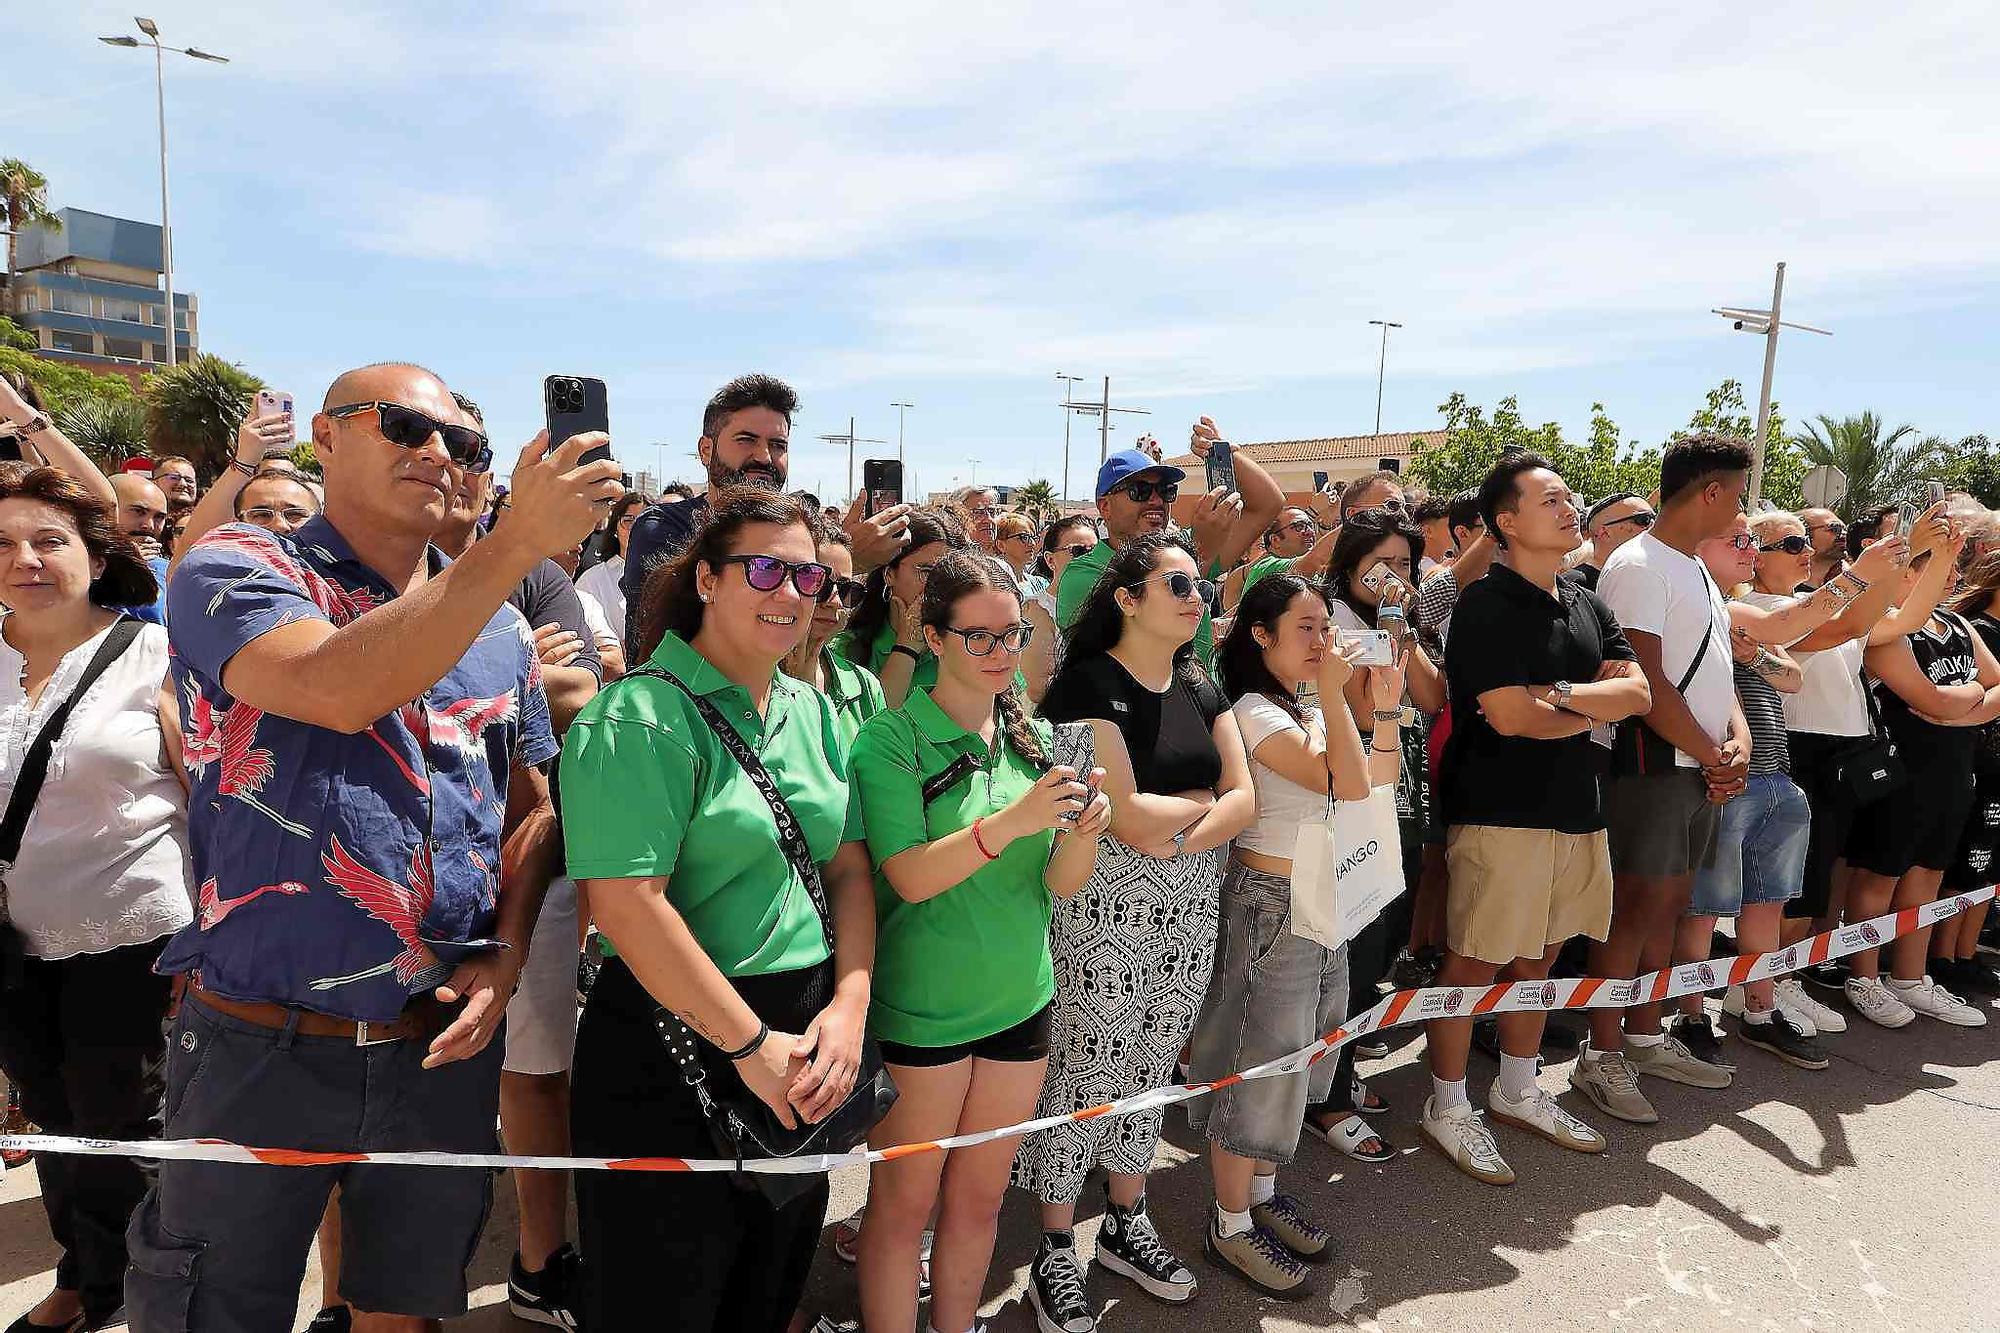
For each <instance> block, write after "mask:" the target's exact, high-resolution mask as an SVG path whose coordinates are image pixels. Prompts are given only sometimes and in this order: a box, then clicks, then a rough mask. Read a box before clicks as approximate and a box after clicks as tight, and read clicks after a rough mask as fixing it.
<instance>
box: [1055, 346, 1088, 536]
mask: <svg viewBox="0 0 2000 1333" xmlns="http://www.w3.org/2000/svg"><path fill="white" fill-rule="evenodd" d="M1056 379H1057V380H1058V381H1059V382H1061V384H1062V386H1063V388H1062V396H1063V403H1064V404H1065V406H1064V407H1063V483H1062V502H1063V508H1064V509H1065V510H1067V509H1068V508H1069V423H1070V418H1071V417H1072V416H1073V415H1074V413H1073V412H1072V410H1071V409H1070V408H1069V407H1068V406H1067V404H1068V403H1069V398H1070V395H1071V394H1072V393H1074V392H1075V390H1074V389H1073V388H1072V387H1071V386H1072V385H1076V384H1081V383H1083V376H1081V375H1065V374H1063V373H1062V372H1061V371H1060V370H1058V371H1057V372H1056Z"/></svg>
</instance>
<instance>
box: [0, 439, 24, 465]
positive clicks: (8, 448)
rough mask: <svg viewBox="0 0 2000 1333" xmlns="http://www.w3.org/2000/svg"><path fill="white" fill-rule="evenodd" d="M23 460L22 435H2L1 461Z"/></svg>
mask: <svg viewBox="0 0 2000 1333" xmlns="http://www.w3.org/2000/svg"><path fill="white" fill-rule="evenodd" d="M20 461H21V437H20V436H18V435H15V434H13V433H11V432H10V433H8V434H6V435H0V463H18V462H20Z"/></svg>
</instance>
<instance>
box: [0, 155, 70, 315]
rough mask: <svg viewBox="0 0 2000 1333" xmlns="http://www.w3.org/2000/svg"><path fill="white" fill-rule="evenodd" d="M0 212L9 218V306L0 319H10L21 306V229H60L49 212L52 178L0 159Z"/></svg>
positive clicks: (11, 159) (15, 160)
mask: <svg viewBox="0 0 2000 1333" xmlns="http://www.w3.org/2000/svg"><path fill="white" fill-rule="evenodd" d="M0 211H4V212H5V213H6V216H7V303H6V306H5V307H4V308H0V315H11V314H12V313H13V312H14V308H15V306H16V305H17V304H18V302H17V301H16V299H15V296H14V291H15V288H14V257H15V254H16V252H17V248H18V246H19V244H20V238H21V228H23V227H32V226H36V225H38V224H45V225H47V226H51V227H60V226H61V225H62V219H61V218H59V217H57V216H56V215H55V213H54V212H53V211H51V210H50V208H49V178H48V177H47V176H44V175H43V174H42V173H41V172H39V171H36V170H35V169H34V168H33V167H31V166H29V165H28V164H27V163H26V162H23V161H21V159H20V158H18V157H7V158H0Z"/></svg>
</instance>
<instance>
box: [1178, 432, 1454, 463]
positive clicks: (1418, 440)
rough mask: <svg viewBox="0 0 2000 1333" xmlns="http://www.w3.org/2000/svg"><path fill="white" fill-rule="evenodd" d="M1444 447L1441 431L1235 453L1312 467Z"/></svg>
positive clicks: (1273, 445) (1271, 444)
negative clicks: (1314, 464) (1313, 464)
mask: <svg viewBox="0 0 2000 1333" xmlns="http://www.w3.org/2000/svg"><path fill="white" fill-rule="evenodd" d="M1443 443H1444V432H1443V431H1441V430H1404V431H1385V432H1383V433H1382V434H1380V435H1339V436H1335V437H1333V438H1331V439H1324V440H1269V441H1266V442H1265V443H1262V444H1239V445H1237V446H1236V448H1237V449H1239V450H1240V451H1242V452H1243V453H1246V454H1248V455H1249V456H1250V457H1251V458H1253V459H1255V460H1256V461H1258V462H1259V463H1314V462H1319V461H1321V460H1327V461H1332V460H1336V459H1350V458H1368V459H1374V458H1411V457H1414V456H1415V455H1416V452H1417V450H1418V449H1420V448H1429V447H1431V446H1434V445H1439V444H1443ZM1167 461H1168V462H1169V463H1172V464H1173V465H1174V466H1175V467H1182V468H1186V467H1193V466H1194V465H1195V462H1196V461H1197V460H1196V459H1195V456H1194V455H1193V454H1181V455H1180V456H1179V457H1177V458H1169V459H1168V460H1167Z"/></svg>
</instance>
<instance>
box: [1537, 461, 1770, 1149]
mask: <svg viewBox="0 0 2000 1333" xmlns="http://www.w3.org/2000/svg"><path fill="white" fill-rule="evenodd" d="M1749 469H1750V448H1749V446H1748V445H1746V444H1744V443H1743V442H1742V441H1741V440H1738V439H1733V438H1731V437H1728V436H1721V435H1693V436H1689V437H1687V438H1685V439H1682V440H1678V441H1676V442H1675V443H1674V444H1672V445H1671V446H1669V447H1668V449H1667V452H1666V456H1665V457H1664V458H1662V459H1661V460H1660V516H1659V519H1658V521H1657V522H1655V523H1654V524H1653V526H1652V528H1651V529H1650V530H1649V531H1647V532H1644V533H1641V534H1640V535H1639V536H1638V537H1636V538H1634V539H1632V540H1631V541H1628V542H1626V543H1624V544H1623V545H1622V546H1620V547H1619V548H1618V549H1617V550H1616V551H1614V552H1612V553H1611V558H1610V559H1609V560H1607V561H1605V564H1604V573H1603V575H1602V576H1601V577H1600V578H1599V580H1598V584H1597V593H1598V596H1599V597H1600V598H1602V599H1603V601H1604V603H1605V605H1606V606H1608V607H1610V608H1611V612H1612V614H1613V615H1615V616H1616V617H1617V618H1618V623H1619V625H1620V626H1621V627H1623V629H1624V631H1625V637H1626V639H1627V640H1628V641H1629V642H1630V643H1631V645H1632V650H1633V652H1635V653H1636V654H1637V655H1638V658H1639V665H1640V666H1641V668H1643V669H1644V671H1645V673H1646V682H1647V684H1648V685H1649V686H1651V688H1652V699H1653V702H1652V709H1651V711H1650V712H1648V713H1647V714H1646V717H1645V721H1644V723H1643V725H1641V726H1640V727H1637V728H1635V729H1634V730H1635V731H1636V739H1637V740H1638V742H1639V744H1637V745H1633V744H1631V741H1632V740H1633V739H1634V738H1633V737H1622V736H1621V737H1620V738H1619V742H1620V743H1619V744H1618V746H1617V747H1615V749H1614V758H1613V763H1612V778H1611V781H1610V782H1609V784H1608V785H1607V786H1606V789H1605V802H1604V804H1605V816H1606V820H1607V822H1608V824H1609V826H1610V841H1611V871H1612V886H1613V887H1612V911H1611V934H1610V937H1609V938H1608V939H1606V940H1604V941H1603V942H1601V943H1599V944H1596V945H1595V946H1593V947H1592V949H1591V951H1590V974H1591V975H1592V976H1596V977H1633V976H1638V975H1640V974H1641V973H1644V972H1650V971H1654V970H1656V969H1659V968H1663V967H1666V966H1668V965H1669V964H1670V963H1671V962H1672V960H1673V945H1674V926H1675V923H1676V921H1677V920H1678V919H1679V918H1680V916H1681V914H1682V913H1683V912H1685V911H1686V910H1687V905H1688V894H1689V891H1690V889H1691V887H1692V885H1693V881H1694V872H1695V871H1697V870H1703V869H1706V868H1707V867H1708V866H1709V865H1710V864H1711V863H1712V862H1713V861H1714V859H1715V836H1716V826H1717V823H1718V812H1719V810H1720V808H1721V807H1722V805H1724V804H1726V803H1727V802H1728V801H1729V800H1730V799H1731V798H1732V797H1734V796H1735V795H1736V794H1737V793H1738V792H1740V791H1742V790H1743V784H1744V780H1745V773H1746V771H1747V769H1748V767H1749V763H1750V728H1749V725H1748V724H1747V723H1746V722H1745V721H1744V718H1743V709H1742V707H1741V705H1739V704H1738V703H1737V701H1736V685H1735V679H1734V676H1733V675H1732V673H1731V670H1730V665H1729V663H1730V651H1729V609H1728V604H1727V602H1726V601H1725V599H1724V597H1723V595H1722V592H1721V590H1720V589H1718V588H1717V587H1716V586H1715V581H1714V580H1713V579H1711V578H1710V577H1709V576H1708V571H1707V570H1706V569H1704V568H1703V566H1702V563H1701V561H1700V559H1699V558H1697V557H1696V555H1695V548H1696V547H1697V546H1699V545H1700V544H1701V543H1702V542H1704V541H1706V540H1707V539H1709V538H1710V537H1719V536H1721V535H1722V534H1724V533H1726V532H1727V531H1728V530H1729V528H1730V526H1731V525H1732V524H1733V523H1734V522H1735V521H1736V516H1737V515H1738V514H1740V513H1742V512H1743V490H1744V484H1745V482H1746V481H1747V479H1748V474H1749ZM1663 742H1664V743H1663ZM1669 751H1670V752H1671V759H1669V758H1668V753H1669ZM1660 1019H1661V1014H1660V1006H1659V1005H1658V1004H1637V1005H1633V1006H1632V1007H1631V1008H1629V1009H1623V1010H1620V1009H1593V1010H1591V1012H1590V1037H1589V1039H1588V1040H1587V1041H1585V1042H1584V1044H1583V1048H1582V1051H1581V1056H1580V1058H1579V1059H1578V1060H1577V1063H1576V1066H1575V1068H1574V1069H1573V1070H1572V1072H1571V1074H1570V1082H1571V1083H1572V1084H1573V1085H1574V1086H1575V1087H1576V1089H1577V1091H1579V1092H1581V1093H1583V1094H1584V1095H1585V1096H1587V1097H1589V1098H1590V1100H1591V1101H1593V1102H1595V1103H1596V1104H1597V1105H1598V1107H1599V1108H1600V1109H1602V1110H1603V1111H1604V1112H1605V1113H1606V1114H1608V1115H1614V1116H1617V1117H1619V1118H1620V1119H1624V1120H1631V1121H1636V1122H1638V1123H1640V1124H1651V1123H1653V1122H1654V1121H1656V1120H1658V1119H1659V1116H1658V1115H1657V1114H1656V1113H1655V1112H1654V1110H1653V1108H1652V1105H1651V1104H1650V1103H1649V1102H1648V1101H1647V1100H1646V1097H1645V1094H1643V1093H1641V1092H1640V1091H1639V1085H1638V1080H1637V1079H1636V1078H1634V1077H1633V1075H1634V1074H1635V1073H1644V1074H1652V1075H1655V1076H1657V1077H1660V1078H1664V1079H1668V1080H1670V1081H1672V1082H1675V1083H1685V1084H1688V1085H1690V1086H1693V1087H1699V1088H1724V1087H1728V1086H1729V1083H1730V1079H1731V1074H1730V1071H1729V1070H1728V1069H1725V1068H1723V1067H1721V1066H1719V1065H1713V1064H1709V1063H1708V1062H1706V1061H1704V1060H1699V1059H1697V1058H1695V1056H1694V1055H1692V1054H1691V1053H1690V1052H1689V1051H1688V1049H1687V1048H1686V1047H1685V1046H1683V1045H1682V1044H1681V1043H1680V1042H1679V1041H1677V1040H1676V1039H1674V1038H1672V1037H1669V1036H1668V1035H1666V1033H1665V1032H1663V1031H1662V1029H1661V1025H1660Z"/></svg>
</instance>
